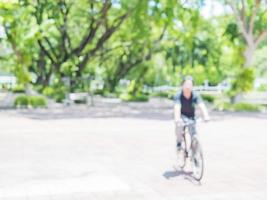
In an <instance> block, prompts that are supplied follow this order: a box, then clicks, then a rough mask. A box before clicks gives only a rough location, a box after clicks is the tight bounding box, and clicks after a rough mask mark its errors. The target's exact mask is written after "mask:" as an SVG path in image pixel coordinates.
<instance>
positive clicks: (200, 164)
mask: <svg viewBox="0 0 267 200" xmlns="http://www.w3.org/2000/svg"><path fill="white" fill-rule="evenodd" d="M183 121H184V123H183V136H182V142H181V149H180V151H179V153H183V156H182V159H183V163H182V164H181V163H180V164H179V167H180V168H181V169H182V170H183V169H184V167H185V164H186V161H187V159H190V162H191V166H192V169H193V171H192V177H193V178H194V179H195V180H196V181H200V180H201V179H202V177H203V173H204V158H203V151H202V148H201V145H200V142H199V140H198V139H197V137H196V134H192V133H190V129H189V127H190V126H191V125H195V124H196V122H198V121H199V120H192V119H189V118H184V119H183ZM187 136H189V137H187ZM188 140H189V141H188Z"/></svg>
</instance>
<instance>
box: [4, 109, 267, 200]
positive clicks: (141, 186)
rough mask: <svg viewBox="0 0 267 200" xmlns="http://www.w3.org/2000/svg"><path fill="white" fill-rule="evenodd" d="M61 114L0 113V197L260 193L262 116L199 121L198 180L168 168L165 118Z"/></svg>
mask: <svg viewBox="0 0 267 200" xmlns="http://www.w3.org/2000/svg"><path fill="white" fill-rule="evenodd" d="M43 112H48V111H43ZM68 115H69V117H68V118H59V119H52V118H51V119H49V118H48V117H45V118H43V119H36V118H34V117H32V115H30V114H29V115H27V114H25V113H24V114H21V113H17V112H14V111H1V112H0V123H1V124H0V126H1V130H0V159H1V162H0V200H110V199H122V200H143V199H148V200H174V199H175V200H177V199H185V200H202V199H203V200H209V199H212V200H225V199H233V200H246V199H249V200H250V199H253V200H256V199H266V196H267V169H266V166H267V150H266V146H267V135H266V134H267V131H266V128H267V125H266V124H267V117H264V116H261V117H257V116H253V117H249V116H242V115H230V114H228V115H227V116H225V115H222V116H219V117H218V116H217V117H216V120H215V121H214V122H212V123H208V124H200V125H199V132H200V133H199V134H200V137H201V142H202V145H203V147H204V152H205V161H206V168H205V169H206V171H205V175H204V179H203V182H202V185H198V184H197V183H195V182H194V181H192V180H191V179H190V177H189V176H186V175H185V174H180V173H179V172H176V171H175V170H174V168H173V165H174V164H175V161H176V160H175V149H174V145H175V144H174V140H175V137H174V134H173V124H172V121H171V120H170V119H169V118H166V119H165V120H162V119H155V118H153V119H152V118H148V117H147V118H142V119H138V118H133V117H132V118H126V117H122V116H121V117H119V116H118V117H117V118H101V117H100V118H90V117H86V116H84V115H83V117H82V118H77V117H76V115H75V117H71V113H68ZM45 116H47V115H45Z"/></svg>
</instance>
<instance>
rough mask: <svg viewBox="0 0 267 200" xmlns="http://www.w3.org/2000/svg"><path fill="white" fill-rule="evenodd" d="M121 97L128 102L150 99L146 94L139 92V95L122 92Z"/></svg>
mask: <svg viewBox="0 0 267 200" xmlns="http://www.w3.org/2000/svg"><path fill="white" fill-rule="evenodd" d="M120 99H121V100H123V101H128V102H146V101H148V100H149V97H148V96H147V95H144V94H138V95H135V96H133V95H130V94H122V95H121V96H120Z"/></svg>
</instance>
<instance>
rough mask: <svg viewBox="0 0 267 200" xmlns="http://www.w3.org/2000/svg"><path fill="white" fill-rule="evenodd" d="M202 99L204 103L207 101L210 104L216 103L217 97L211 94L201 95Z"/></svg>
mask: <svg viewBox="0 0 267 200" xmlns="http://www.w3.org/2000/svg"><path fill="white" fill-rule="evenodd" d="M201 97H202V99H203V100H204V101H207V102H209V103H214V102H215V100H216V97H215V96H213V95H209V94H201Z"/></svg>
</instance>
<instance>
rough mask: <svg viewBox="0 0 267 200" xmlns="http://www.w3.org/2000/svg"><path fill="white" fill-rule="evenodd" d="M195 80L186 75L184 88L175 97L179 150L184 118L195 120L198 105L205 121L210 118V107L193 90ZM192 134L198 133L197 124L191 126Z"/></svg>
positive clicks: (183, 83) (178, 148) (175, 118)
mask: <svg viewBox="0 0 267 200" xmlns="http://www.w3.org/2000/svg"><path fill="white" fill-rule="evenodd" d="M193 85H194V81H193V78H192V77H191V76H186V77H185V78H184V79H183V82H182V90H181V91H179V92H178V93H177V95H176V96H175V97H174V120H175V133H176V137H177V143H176V147H177V151H178V152H180V150H181V142H182V136H183V131H184V130H183V128H184V126H183V122H184V120H185V119H186V118H187V119H191V120H195V112H196V109H195V108H196V106H198V107H199V108H200V110H201V112H202V114H203V118H204V120H205V121H209V120H210V116H209V113H208V109H207V107H206V106H205V104H204V103H203V101H202V98H201V97H200V96H199V95H198V94H197V93H196V92H195V91H193ZM189 131H190V133H191V134H193V135H194V134H196V127H195V124H191V125H190V126H189Z"/></svg>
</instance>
